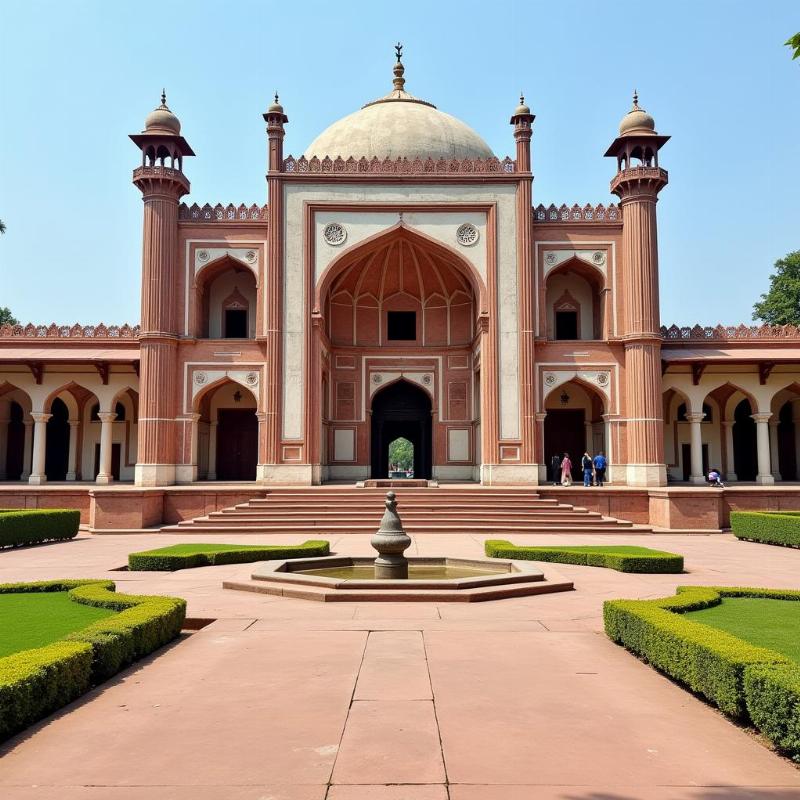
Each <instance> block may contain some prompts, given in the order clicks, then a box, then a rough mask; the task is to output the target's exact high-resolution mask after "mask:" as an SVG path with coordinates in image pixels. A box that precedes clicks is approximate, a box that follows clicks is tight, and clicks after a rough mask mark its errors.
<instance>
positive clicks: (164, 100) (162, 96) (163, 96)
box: [161, 89, 167, 106]
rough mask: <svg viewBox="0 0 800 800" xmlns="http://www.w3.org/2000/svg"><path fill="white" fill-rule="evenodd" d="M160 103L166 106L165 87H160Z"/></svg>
mask: <svg viewBox="0 0 800 800" xmlns="http://www.w3.org/2000/svg"><path fill="white" fill-rule="evenodd" d="M161 105H162V106H166V105H167V90H166V89H162V90H161Z"/></svg>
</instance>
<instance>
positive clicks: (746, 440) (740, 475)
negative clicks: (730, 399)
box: [733, 400, 758, 481]
mask: <svg viewBox="0 0 800 800" xmlns="http://www.w3.org/2000/svg"><path fill="white" fill-rule="evenodd" d="M752 413H753V409H752V407H751V406H750V401H749V400H742V402H741V403H739V405H738V406H736V410H735V411H734V414H733V419H734V423H733V469H734V471H735V472H736V478H737V480H740V481H754V480H755V479H756V472H757V471H758V461H757V459H756V423H755V420H754V419H753V418H752V417H751V416H750V415H751V414H752Z"/></svg>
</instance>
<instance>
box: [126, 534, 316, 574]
mask: <svg viewBox="0 0 800 800" xmlns="http://www.w3.org/2000/svg"><path fill="white" fill-rule="evenodd" d="M213 546H214V545H211V544H209V548H212V547H213ZM327 555H330V543H329V542H327V541H325V540H324V539H309V540H308V541H306V542H303V543H302V544H294V545H264V546H263V547H258V548H254V547H253V546H252V545H250V546H249V547H248V549H242V550H221V551H218V552H213V551H212V550H211V549H209V551H208V552H201V553H187V554H180V553H167V552H164V549H158V550H142V551H141V552H138V553H130V554H129V555H128V569H129V570H134V571H138V572H146V571H158V572H174V571H176V570H179V569H192V568H194V567H214V566H220V565H222V564H246V563H250V562H254V561H270V560H274V559H278V558H315V557H318V556H327Z"/></svg>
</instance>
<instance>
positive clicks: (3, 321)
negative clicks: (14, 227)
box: [0, 222, 19, 325]
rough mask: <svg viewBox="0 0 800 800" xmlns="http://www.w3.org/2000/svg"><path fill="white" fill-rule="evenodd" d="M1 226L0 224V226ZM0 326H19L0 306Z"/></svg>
mask: <svg viewBox="0 0 800 800" xmlns="http://www.w3.org/2000/svg"><path fill="white" fill-rule="evenodd" d="M2 224H3V223H2V222H0V225H2ZM0 233H5V229H3V230H0ZM0 325H19V320H18V319H17V318H16V317H15V316H14V315H13V314H12V313H11V309H10V308H9V307H8V306H0Z"/></svg>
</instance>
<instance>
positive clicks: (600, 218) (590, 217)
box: [533, 203, 622, 222]
mask: <svg viewBox="0 0 800 800" xmlns="http://www.w3.org/2000/svg"><path fill="white" fill-rule="evenodd" d="M533 219H534V222H621V221H622V213H621V212H620V210H619V206H618V205H617V204H616V203H610V204H609V205H607V206H606V205H603V203H600V204H599V205H596V206H593V205H592V204H591V203H587V204H586V205H585V206H582V207H581V206H579V205H578V204H577V203H575V205H573V206H572V207H570V206H567V205H565V204H563V203H562V204H561V206H559V207H556V206H555V205H554V204H553V203H551V204H550V205H549V206H547V207H546V208H545V206H543V205H542V204H541V203H540V204H539V205H538V206H536V208H534V209H533Z"/></svg>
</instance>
